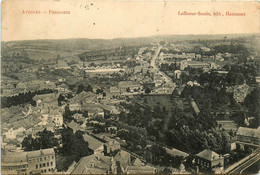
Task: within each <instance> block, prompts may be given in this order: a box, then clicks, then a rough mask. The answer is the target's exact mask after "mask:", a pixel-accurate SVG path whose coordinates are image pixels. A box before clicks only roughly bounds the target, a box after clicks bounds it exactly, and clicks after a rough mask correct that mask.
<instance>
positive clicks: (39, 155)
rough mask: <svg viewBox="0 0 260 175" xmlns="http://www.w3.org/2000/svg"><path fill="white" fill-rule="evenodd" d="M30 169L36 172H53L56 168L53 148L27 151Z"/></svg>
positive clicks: (30, 171) (31, 171)
mask: <svg viewBox="0 0 260 175" xmlns="http://www.w3.org/2000/svg"><path fill="white" fill-rule="evenodd" d="M27 159H28V165H29V166H28V171H29V173H30V174H32V173H33V174H35V173H48V174H49V173H52V172H54V170H55V168H56V162H55V152H54V149H53V148H49V149H42V150H37V151H30V152H27Z"/></svg>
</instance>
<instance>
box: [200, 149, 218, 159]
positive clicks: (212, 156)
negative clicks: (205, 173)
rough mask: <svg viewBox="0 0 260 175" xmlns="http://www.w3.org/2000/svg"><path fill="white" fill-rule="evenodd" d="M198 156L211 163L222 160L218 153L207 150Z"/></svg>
mask: <svg viewBox="0 0 260 175" xmlns="http://www.w3.org/2000/svg"><path fill="white" fill-rule="evenodd" d="M196 156H198V157H200V158H203V159H205V160H209V161H213V160H215V159H219V158H220V156H219V155H218V154H217V153H215V152H214V151H211V150H209V149H205V150H204V151H202V152H200V153H198V154H196Z"/></svg>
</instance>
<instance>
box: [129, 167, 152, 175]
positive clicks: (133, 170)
mask: <svg viewBox="0 0 260 175" xmlns="http://www.w3.org/2000/svg"><path fill="white" fill-rule="evenodd" d="M154 172H155V168H154V167H151V166H148V165H146V166H129V167H128V168H127V173H128V174H154Z"/></svg>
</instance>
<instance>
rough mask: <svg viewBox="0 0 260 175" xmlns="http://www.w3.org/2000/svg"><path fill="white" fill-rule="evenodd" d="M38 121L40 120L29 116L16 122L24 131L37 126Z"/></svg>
mask: <svg viewBox="0 0 260 175" xmlns="http://www.w3.org/2000/svg"><path fill="white" fill-rule="evenodd" d="M40 121H41V120H40V119H39V118H37V117H36V116H35V115H29V116H28V117H26V118H23V119H21V120H19V121H17V122H18V123H19V124H20V125H21V126H22V127H24V128H25V129H29V128H32V127H33V126H35V125H36V124H38V123H39V122H40Z"/></svg>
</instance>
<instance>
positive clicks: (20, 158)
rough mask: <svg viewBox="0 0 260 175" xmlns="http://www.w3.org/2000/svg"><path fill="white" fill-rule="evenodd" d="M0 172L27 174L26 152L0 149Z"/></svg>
mask: <svg viewBox="0 0 260 175" xmlns="http://www.w3.org/2000/svg"><path fill="white" fill-rule="evenodd" d="M1 152H2V153H1V154H2V155H1V169H2V170H1V173H2V174H28V161H27V153H26V152H9V153H6V154H5V153H3V151H1Z"/></svg>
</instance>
